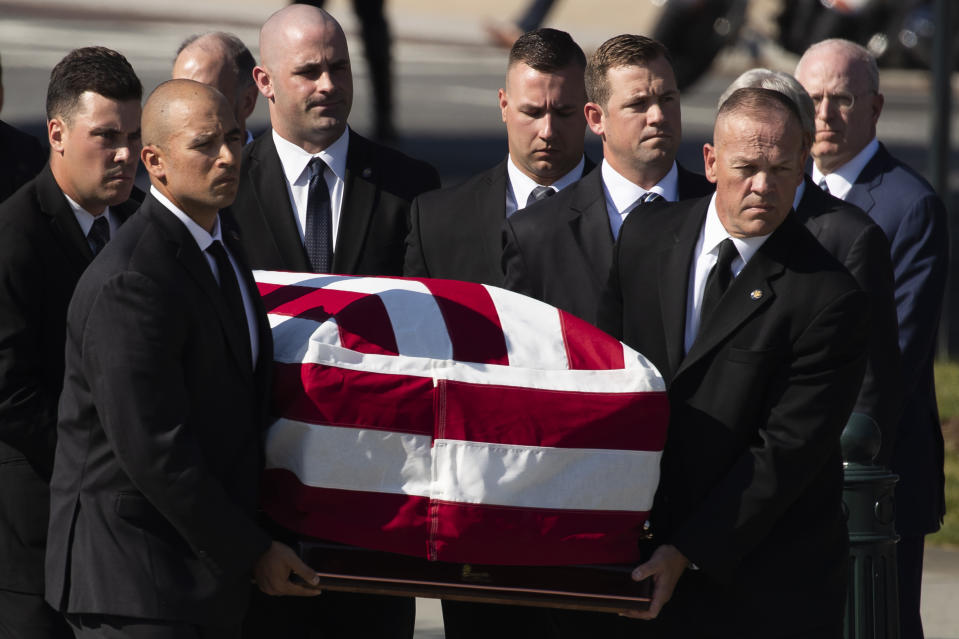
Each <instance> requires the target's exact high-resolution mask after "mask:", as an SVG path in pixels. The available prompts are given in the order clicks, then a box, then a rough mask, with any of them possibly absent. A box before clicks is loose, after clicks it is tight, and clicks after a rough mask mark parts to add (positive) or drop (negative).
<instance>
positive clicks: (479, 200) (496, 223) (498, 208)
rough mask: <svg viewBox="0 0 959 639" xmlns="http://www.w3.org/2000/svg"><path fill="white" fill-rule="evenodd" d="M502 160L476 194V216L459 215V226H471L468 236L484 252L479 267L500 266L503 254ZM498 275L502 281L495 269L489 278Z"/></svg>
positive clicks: (503, 167)
mask: <svg viewBox="0 0 959 639" xmlns="http://www.w3.org/2000/svg"><path fill="white" fill-rule="evenodd" d="M508 161H509V160H508V159H506V160H503V161H502V162H500V163H499V164H498V165H496V166H495V167H494V168H493V170H492V171H490V172H489V175H487V176H486V179H485V180H483V184H482V188H480V189H477V191H476V215H463V216H460V218H459V219H460V220H461V221H460V223H461V224H463V225H466V226H468V227H472V232H470V233H468V234H467V235H469V236H472V237H476V238H480V239H479V242H480V245H481V247H482V248H481V251H482V252H483V256H482V261H481V262H480V263H481V264H496V265H498V264H499V263H500V259H501V258H502V255H503V221H504V220H505V219H506V215H505V213H506V182H507V180H506V163H507V162H508ZM494 275H495V276H497V277H498V281H499V282H502V278H503V274H502V272H501V271H500V270H499V269H498V268H497V269H495V270H494V271H492V272H491V273H489V275H488V276H494Z"/></svg>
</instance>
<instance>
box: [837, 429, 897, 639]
mask: <svg viewBox="0 0 959 639" xmlns="http://www.w3.org/2000/svg"><path fill="white" fill-rule="evenodd" d="M881 443H882V435H881V433H880V431H879V426H878V425H877V424H876V422H875V420H873V419H872V418H871V417H869V416H868V415H863V414H862V413H853V414H852V416H851V417H850V418H849V421H848V422H847V424H846V428H845V429H844V430H843V433H842V455H843V460H844V461H843V467H844V468H845V480H844V485H843V505H844V507H845V511H846V515H847V518H848V519H847V521H848V525H849V554H850V561H849V594H848V596H847V599H846V620H845V627H844V634H845V637H846V639H899V593H898V579H897V574H896V542H897V541H898V540H899V536H898V535H897V534H896V530H895V518H896V509H895V501H894V496H893V489H894V488H895V485H896V482H897V481H898V480H899V476H898V475H895V474H894V473H892V472H890V471H889V469H887V468H885V467H883V466H879V465H877V464H876V463H875V459H876V455H877V454H878V453H879V445H880V444H881Z"/></svg>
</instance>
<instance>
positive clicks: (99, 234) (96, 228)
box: [87, 215, 110, 256]
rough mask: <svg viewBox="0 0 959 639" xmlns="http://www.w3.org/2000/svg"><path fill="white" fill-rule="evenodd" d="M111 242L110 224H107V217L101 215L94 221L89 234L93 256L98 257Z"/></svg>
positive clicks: (88, 240)
mask: <svg viewBox="0 0 959 639" xmlns="http://www.w3.org/2000/svg"><path fill="white" fill-rule="evenodd" d="M109 241H110V223H109V222H107V217H106V215H100V216H98V217H97V219H95V220H93V226H91V227H90V232H89V233H87V242H89V243H90V250H91V251H93V255H94V256H96V254H97V253H99V252H100V251H102V250H103V247H104V246H106V245H107V242H109Z"/></svg>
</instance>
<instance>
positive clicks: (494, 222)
mask: <svg viewBox="0 0 959 639" xmlns="http://www.w3.org/2000/svg"><path fill="white" fill-rule="evenodd" d="M508 163H509V157H507V158H506V159H504V160H503V161H502V162H500V163H499V164H497V165H496V166H494V167H493V168H491V169H488V170H486V171H483V172H482V173H480V174H478V175H475V176H473V177H472V178H470V179H469V180H467V181H466V182H464V183H463V184H459V185H457V186H454V187H450V188H448V189H441V190H438V191H430V192H429V193H424V194H423V195H421V196H419V197H417V198H416V199H415V200H413V207H412V209H411V211H410V225H411V228H410V234H409V235H408V236H407V238H406V263H405V266H404V268H403V274H404V275H407V276H410V277H439V278H443V279H451V280H463V281H466V282H477V283H480V284H491V285H493V286H503V267H502V256H503V221H504V220H505V219H506V191H507V189H508V187H509V173H508V171H507V164H508ZM595 166H596V164H595V163H594V162H593V161H592V160H590V159H589V158H588V157H587V158H586V159H585V163H584V166H583V175H586V174H588V173H589V172H590V171H592V170H593V168H594V167H595ZM567 188H572V185H570V186H569V187H567Z"/></svg>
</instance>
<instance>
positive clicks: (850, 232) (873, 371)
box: [719, 69, 902, 464]
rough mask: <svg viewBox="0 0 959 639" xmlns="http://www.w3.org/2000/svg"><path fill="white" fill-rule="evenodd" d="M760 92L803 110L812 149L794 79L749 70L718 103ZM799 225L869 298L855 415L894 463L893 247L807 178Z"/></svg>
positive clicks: (897, 404) (805, 98)
mask: <svg viewBox="0 0 959 639" xmlns="http://www.w3.org/2000/svg"><path fill="white" fill-rule="evenodd" d="M746 87H759V88H764V89H772V90H773V91H779V92H780V93H782V94H783V95H785V96H786V97H788V98H789V99H790V100H792V101H793V102H794V103H795V104H796V106H797V107H798V108H799V115H800V116H801V120H802V126H803V133H804V137H805V140H806V146H807V149H808V148H809V147H810V146H811V145H812V142H813V140H814V139H815V137H816V122H815V120H816V110H815V108H814V107H813V103H812V98H810V97H809V94H808V93H806V90H805V89H804V88H803V87H802V85H801V84H799V81H798V80H796V78H794V77H793V76H791V75H789V74H787V73H783V72H781V71H770V70H769V69H750V70H749V71H746V72H745V73H743V74H742V75H740V76H739V77H738V78H736V79H735V80H733V82H732V84H730V85H729V86H728V87H727V88H726V90H725V91H724V92H723V95H721V96H720V98H719V106H720V107H721V106H722V105H723V102H725V101H726V98H728V97H729V96H730V95H732V93H733V92H734V91H736V90H737V89H742V88H746ZM793 210H794V212H795V215H796V219H798V220H800V221H801V222H802V223H803V224H804V225H805V226H806V228H807V229H809V232H810V233H812V234H813V235H814V236H815V237H816V239H817V240H819V243H820V244H822V245H823V247H824V248H825V249H826V250H827V251H829V252H830V253H831V254H832V256H833V257H835V258H836V259H838V260H839V261H840V262H842V264H843V266H845V267H846V268H847V269H849V272H850V273H851V274H852V276H853V277H854V278H856V282H857V283H858V284H859V286H860V287H861V288H862V290H863V291H865V292H866V294H867V295H868V296H869V323H870V331H869V356H868V358H867V361H866V374H865V376H864V378H863V382H862V388H860V389H859V398H858V399H857V400H856V408H855V412H857V413H862V414H864V415H868V416H869V417H871V418H872V419H874V420H875V421H876V424H877V425H878V426H879V429H880V434H881V436H882V448H881V450H880V453H879V455H878V459H879V461H880V462H881V463H883V464H888V463H889V457H890V455H891V454H892V447H893V443H894V441H895V434H896V428H897V426H898V422H899V411H900V409H901V403H902V384H901V380H900V373H899V370H900V369H899V367H900V358H899V341H898V340H899V329H898V321H897V319H896V301H895V298H894V297H893V275H892V261H891V260H890V259H889V242H888V240H886V236H885V234H883V232H882V229H881V228H880V227H879V225H878V224H876V223H875V222H873V221H872V218H870V217H869V216H868V215H866V214H865V213H864V212H863V211H862V209H860V208H859V207H857V206H855V205H852V204H847V203H846V202H843V201H842V200H840V199H839V198H837V197H834V196H832V195H830V194H829V193H826V192H825V191H823V190H822V189H819V188H817V187H816V183H815V182H813V181H812V179H811V178H810V177H809V176H808V175H806V176H804V177H803V182H802V183H801V184H800V185H799V188H797V189H796V197H795V198H794V199H793Z"/></svg>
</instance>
